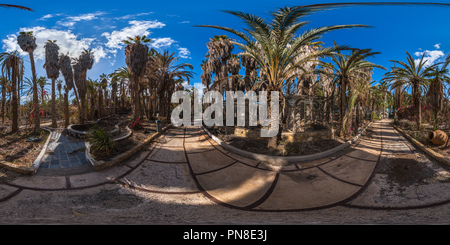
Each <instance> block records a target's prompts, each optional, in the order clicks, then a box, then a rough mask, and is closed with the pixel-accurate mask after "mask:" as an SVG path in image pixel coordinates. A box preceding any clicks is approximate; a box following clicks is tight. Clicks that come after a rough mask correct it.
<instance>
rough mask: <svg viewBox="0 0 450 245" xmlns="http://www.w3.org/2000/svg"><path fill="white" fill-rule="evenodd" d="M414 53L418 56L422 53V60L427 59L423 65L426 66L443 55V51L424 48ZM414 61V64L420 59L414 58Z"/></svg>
mask: <svg viewBox="0 0 450 245" xmlns="http://www.w3.org/2000/svg"><path fill="white" fill-rule="evenodd" d="M424 54H425V55H424ZM414 55H415V56H418V57H422V55H424V60H426V61H427V62H426V63H425V65H424V66H425V67H428V66H431V65H433V64H434V63H435V62H436V61H437V60H438V59H439V58H441V57H443V56H444V52H442V51H441V50H432V51H430V50H425V51H423V52H415V53H414ZM414 61H415V63H416V65H418V64H419V62H420V59H415V60H414Z"/></svg>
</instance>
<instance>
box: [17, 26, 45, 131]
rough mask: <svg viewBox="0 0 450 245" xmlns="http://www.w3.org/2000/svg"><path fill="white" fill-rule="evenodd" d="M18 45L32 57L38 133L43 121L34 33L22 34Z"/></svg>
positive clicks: (35, 124) (35, 129)
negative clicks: (35, 59)
mask: <svg viewBox="0 0 450 245" xmlns="http://www.w3.org/2000/svg"><path fill="white" fill-rule="evenodd" d="M17 43H18V44H19V46H20V48H21V49H22V50H23V51H25V52H27V53H28V56H29V57H30V64H31V74H32V81H33V110H34V112H35V114H36V116H35V117H34V131H35V132H37V131H38V130H39V129H40V127H41V121H40V117H39V97H38V93H37V91H38V88H37V86H38V84H37V77H36V66H35V63H34V54H33V53H34V50H35V49H36V48H37V45H36V38H35V37H34V36H33V32H32V31H30V32H20V35H19V36H18V37H17Z"/></svg>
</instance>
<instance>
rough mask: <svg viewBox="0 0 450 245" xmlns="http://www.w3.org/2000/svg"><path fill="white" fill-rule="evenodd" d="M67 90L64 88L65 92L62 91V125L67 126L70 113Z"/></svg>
mask: <svg viewBox="0 0 450 245" xmlns="http://www.w3.org/2000/svg"><path fill="white" fill-rule="evenodd" d="M68 94H69V91H68V90H66V92H65V93H64V118H65V120H64V127H65V128H67V127H68V126H69V120H70V115H69V95H68Z"/></svg>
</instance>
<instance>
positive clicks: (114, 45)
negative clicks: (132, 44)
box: [102, 20, 165, 50]
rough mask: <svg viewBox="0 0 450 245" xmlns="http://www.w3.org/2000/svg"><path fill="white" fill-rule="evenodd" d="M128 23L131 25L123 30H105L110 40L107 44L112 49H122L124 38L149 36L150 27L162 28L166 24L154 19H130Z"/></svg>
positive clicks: (105, 34) (104, 34) (105, 35)
mask: <svg viewBox="0 0 450 245" xmlns="http://www.w3.org/2000/svg"><path fill="white" fill-rule="evenodd" d="M128 24H130V26H128V27H125V28H123V29H121V30H116V31H113V32H104V33H103V34H102V36H104V37H106V39H107V40H108V42H107V43H106V44H105V46H106V47H107V48H109V49H111V50H114V49H120V48H121V47H122V46H123V44H122V40H125V39H127V38H128V37H135V36H137V35H139V36H143V35H146V36H148V35H149V34H150V32H149V29H155V28H162V27H164V26H165V24H164V23H162V22H159V21H157V20H154V21H145V20H144V21H138V20H132V21H129V22H128Z"/></svg>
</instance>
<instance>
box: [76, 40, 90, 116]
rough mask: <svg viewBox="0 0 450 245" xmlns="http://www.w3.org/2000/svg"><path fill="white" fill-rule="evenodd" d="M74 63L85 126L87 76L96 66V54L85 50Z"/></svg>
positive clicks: (81, 113) (81, 114)
mask: <svg viewBox="0 0 450 245" xmlns="http://www.w3.org/2000/svg"><path fill="white" fill-rule="evenodd" d="M74 61H75V62H74V64H73V71H74V79H75V85H76V87H77V90H78V97H79V98H80V109H81V110H80V123H82V124H83V123H84V122H85V120H86V107H85V106H86V76H87V70H90V69H92V66H93V65H94V54H93V52H92V50H90V49H89V50H84V51H83V52H82V53H81V55H80V56H79V57H78V59H75V60H74Z"/></svg>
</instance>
